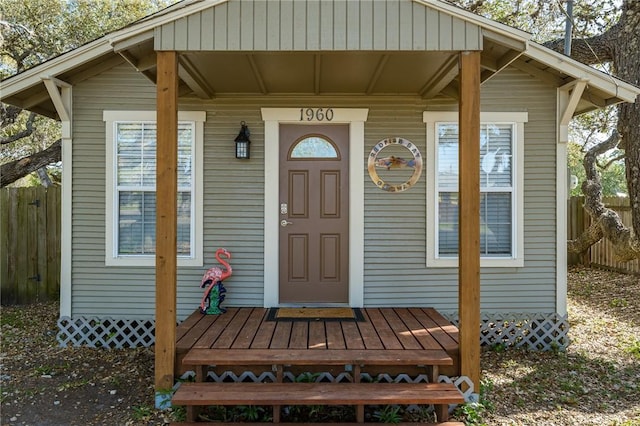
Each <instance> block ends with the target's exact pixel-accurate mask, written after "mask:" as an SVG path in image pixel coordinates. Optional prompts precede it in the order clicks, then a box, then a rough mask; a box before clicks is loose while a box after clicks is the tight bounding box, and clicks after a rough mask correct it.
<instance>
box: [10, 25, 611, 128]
mask: <svg viewBox="0 0 640 426" xmlns="http://www.w3.org/2000/svg"><path fill="white" fill-rule="evenodd" d="M534 47H535V46H534ZM101 48H103V49H104V50H103V51H102V52H101V54H99V55H95V56H92V57H91V58H90V59H89V60H87V61H82V62H80V61H79V60H78V62H77V63H76V64H75V66H73V67H71V68H67V67H65V64H64V62H61V61H60V63H58V60H53V61H51V66H50V68H51V69H50V70H49V71H50V72H48V73H46V75H48V76H51V77H56V78H58V79H60V80H62V81H64V82H67V83H69V84H72V85H75V84H78V83H80V82H81V81H83V80H86V79H88V78H90V77H92V76H94V75H97V74H100V73H101V72H103V71H105V70H108V69H110V68H112V67H113V66H115V65H118V64H121V63H122V62H123V61H126V62H128V63H129V64H130V65H131V66H133V67H134V68H135V69H136V70H137V71H138V72H140V73H141V74H143V75H144V76H145V77H146V78H148V79H149V80H150V81H151V82H153V83H154V84H155V80H156V52H155V50H154V46H153V38H152V37H151V34H146V35H144V36H140V38H138V39H137V40H135V39H134V40H132V41H129V42H127V43H123V44H119V43H116V44H114V45H112V46H110V47H109V46H104V47H101ZM525 48H526V47H525V45H518V44H513V43H511V44H510V43H507V42H505V41H504V40H502V39H500V38H499V37H493V38H492V37H485V39H484V44H483V51H482V56H481V66H482V76H481V82H485V81H487V80H488V79H490V78H491V77H492V76H493V75H495V74H496V73H498V72H500V71H501V70H502V69H504V68H505V67H507V66H509V65H510V66H513V67H515V68H517V69H520V70H521V71H524V72H525V73H527V74H529V75H531V76H533V77H535V78H538V79H540V80H542V81H545V82H548V83H549V84H552V85H555V86H556V87H560V86H563V85H565V84H567V83H570V82H572V81H574V80H575V79H576V78H578V77H580V78H584V77H582V76H578V75H577V74H578V73H584V70H577V71H576V73H574V75H568V74H567V73H564V72H562V71H560V70H559V69H556V68H554V67H552V66H550V65H549V63H553V61H556V62H557V61H558V60H559V59H558V58H556V57H549V58H546V56H544V55H543V58H546V59H548V60H538V59H534V58H533V57H531V56H530V55H529V54H528V52H525V53H524V55H523V49H525ZM531 48H532V47H531V46H530V49H531ZM538 50H540V49H538ZM72 53H73V52H72ZM179 53H180V56H179V78H180V92H179V93H180V96H182V97H189V96H195V97H199V98H202V99H213V98H216V97H225V96H227V97H228V96H252V95H253V96H256V95H284V96H287V95H294V94H297V95H351V96H361V95H406V96H416V97H419V98H423V99H430V98H434V97H436V96H442V95H444V96H447V97H451V98H457V97H458V81H457V79H458V60H457V59H458V52H457V51H398V50H394V51H379V50H377V51H376V50H370V51H326V50H321V51H278V52H264V51H198V52H193V51H191V52H187V51H184V52H179ZM541 53H544V52H538V53H537V55H538V56H540V54H541ZM545 55H547V56H549V54H545ZM63 56H64V55H63ZM60 59H62V57H61V58H60ZM65 68H66V69H65ZM58 70H59V71H58ZM39 75H43V74H34V75H33V76H30V75H29V72H27V73H25V76H21V75H18V76H16V77H15V78H12V79H11V80H16V83H15V84H16V88H17V90H15V91H14V89H13V87H9V88H7V87H6V86H5V87H3V89H5V90H3V92H4V93H3V95H4V96H3V101H4V102H6V103H10V104H13V105H17V106H21V107H23V108H25V109H28V110H31V111H35V112H37V113H39V114H42V115H45V116H48V117H52V118H56V119H57V118H58V117H57V114H56V110H55V107H54V106H53V103H52V101H51V99H50V97H49V94H48V92H47V91H46V88H45V87H44V84H42V82H41V81H40V79H39V78H37V77H38V76H39ZM21 78H24V83H22V82H20V79H21ZM28 81H30V82H32V83H31V84H25V83H27V82H28ZM3 83H4V82H3ZM18 87H19V88H18ZM7 89H9V90H7ZM615 89H617V88H615ZM7 92H9V93H7ZM611 93H612V92H611V90H606V88H601V87H598V86H597V85H588V86H587V88H586V90H585V91H584V94H583V96H582V99H581V100H580V102H579V104H578V107H577V109H576V113H578V114H579V113H581V112H585V111H588V110H591V109H594V108H596V107H603V106H606V105H610V104H614V103H618V102H620V101H621V100H624V96H623V97H622V99H621V98H620V97H619V96H612V95H611Z"/></svg>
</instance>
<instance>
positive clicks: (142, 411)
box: [131, 405, 153, 421]
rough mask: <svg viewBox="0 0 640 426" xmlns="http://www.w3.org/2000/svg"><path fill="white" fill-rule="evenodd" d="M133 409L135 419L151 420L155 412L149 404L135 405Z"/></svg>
mask: <svg viewBox="0 0 640 426" xmlns="http://www.w3.org/2000/svg"><path fill="white" fill-rule="evenodd" d="M131 409H132V410H133V415H132V417H133V419H134V420H138V421H144V420H149V419H150V418H151V414H153V408H152V407H150V406H148V405H134V406H133V407H131Z"/></svg>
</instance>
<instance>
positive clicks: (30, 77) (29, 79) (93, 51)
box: [2, 39, 113, 98]
mask: <svg viewBox="0 0 640 426" xmlns="http://www.w3.org/2000/svg"><path fill="white" fill-rule="evenodd" d="M110 52H113V49H112V47H111V45H110V44H109V42H108V41H107V40H105V39H98V40H96V41H93V42H91V43H88V44H85V45H84V46H80V47H78V48H77V49H74V50H71V51H69V52H67V53H63V54H62V55H60V56H57V57H55V58H53V59H50V60H48V61H46V62H43V63H42V64H40V65H36V66H35V67H33V68H31V69H28V70H26V71H24V72H21V73H20V74H17V75H15V76H13V77H9V78H8V79H6V80H5V81H3V82H2V97H3V98H8V97H10V96H12V95H15V94H16V93H19V92H20V91H22V90H25V89H28V88H29V87H32V86H35V85H38V84H42V79H41V76H42V75H47V76H51V77H55V76H58V75H60V74H62V73H64V72H67V71H69V70H71V69H73V68H75V67H77V66H78V65H81V64H83V63H85V62H88V61H90V60H92V59H95V58H97V57H100V56H102V55H104V54H107V53H110Z"/></svg>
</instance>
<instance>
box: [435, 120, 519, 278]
mask: <svg viewBox="0 0 640 426" xmlns="http://www.w3.org/2000/svg"><path fill="white" fill-rule="evenodd" d="M457 119H458V113H457V112H452V113H449V112H446V113H445V112H425V113H424V121H425V122H426V123H427V145H428V147H427V148H428V155H427V162H428V178H429V183H428V184H427V188H428V190H427V212H428V218H429V219H428V225H427V266H436V267H437V266H441V267H449V266H457V255H458V123H457ZM526 121H527V113H482V114H481V126H480V158H479V173H480V255H481V265H482V266H512V267H513V266H522V265H523V264H524V259H523V243H522V234H523V207H522V205H523V194H522V192H523V191H522V188H523V187H522V182H523V170H522V169H523V163H524V160H523V147H524V123H525V122H526Z"/></svg>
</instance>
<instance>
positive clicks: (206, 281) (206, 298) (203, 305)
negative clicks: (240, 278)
mask: <svg viewBox="0 0 640 426" xmlns="http://www.w3.org/2000/svg"><path fill="white" fill-rule="evenodd" d="M222 257H225V258H226V259H222ZM216 259H217V260H218V262H219V263H220V264H222V266H223V267H224V269H223V268H220V267H219V266H214V267H213V268H210V269H209V270H207V272H205V274H204V276H203V277H202V283H201V284H200V287H201V288H204V287H205V286H207V289H206V290H205V292H204V295H203V296H202V300H201V301H200V311H201V312H202V313H206V312H207V311H208V310H209V306H208V305H209V302H210V293H211V290H212V289H213V287H214V286H215V285H216V284H218V283H220V285H219V293H220V294H219V295H218V296H219V297H220V298H219V300H216V301H214V303H216V306H215V309H216V310H217V309H219V306H218V305H219V304H220V302H222V299H224V296H223V295H222V294H221V293H224V292H226V289H225V288H224V287H223V286H222V281H223V280H225V279H227V278H229V277H230V276H231V274H232V273H233V268H231V265H229V262H228V261H227V259H231V253H229V252H228V251H227V249H224V248H219V249H218V250H216Z"/></svg>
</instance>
